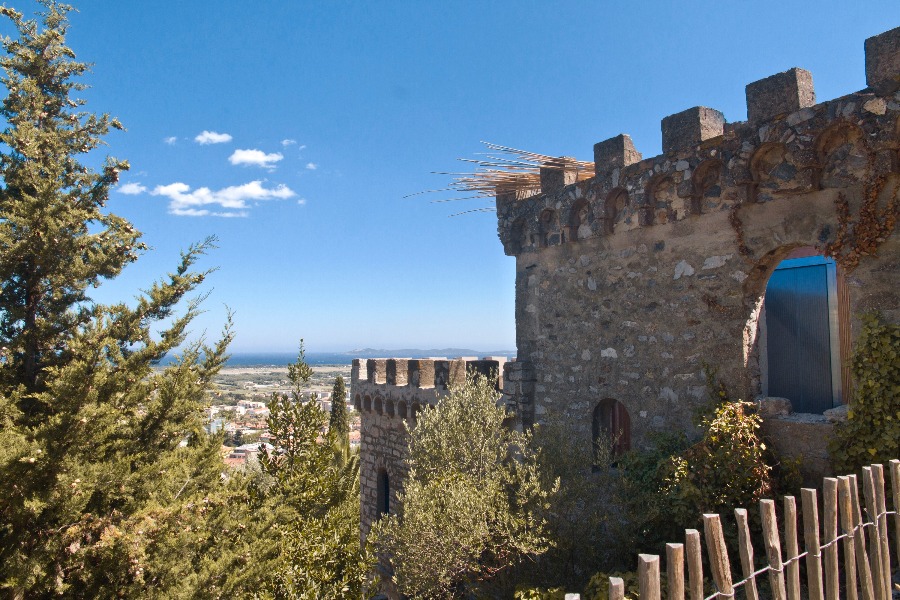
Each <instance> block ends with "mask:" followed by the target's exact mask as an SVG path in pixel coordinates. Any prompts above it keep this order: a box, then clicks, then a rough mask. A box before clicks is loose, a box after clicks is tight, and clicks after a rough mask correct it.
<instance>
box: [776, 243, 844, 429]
mask: <svg viewBox="0 0 900 600" xmlns="http://www.w3.org/2000/svg"><path fill="white" fill-rule="evenodd" d="M844 293H845V289H844V286H843V285H842V284H839V273H838V269H837V265H836V264H835V262H834V260H833V259H830V258H826V257H824V256H820V255H817V254H816V253H815V250H814V249H812V248H803V249H800V250H796V251H794V252H792V253H791V254H789V255H788V257H787V258H786V259H784V260H782V261H781V262H780V263H779V264H778V265H777V266H776V267H775V270H774V271H773V272H772V275H771V277H770V278H769V281H768V283H767V285H766V293H765V302H764V304H763V312H762V315H761V317H762V318H761V319H760V334H761V340H762V341H763V342H764V344H763V345H762V348H761V350H762V351H761V352H760V361H761V363H762V364H761V367H762V369H761V371H762V373H763V377H762V381H761V383H762V388H763V389H762V392H763V394H764V395H766V396H777V397H782V398H787V399H789V400H790V401H791V405H792V407H793V410H794V412H799V413H819V414H821V413H822V412H824V411H825V410H828V409H829V408H833V407H834V406H837V405H839V404H841V403H842V401H843V383H844V382H843V379H844V377H842V373H841V365H842V360H841V355H842V348H843V347H844V346H845V345H846V344H844V343H842V329H845V326H844V325H843V323H846V321H847V318H846V315H845V314H844V313H845V312H846V308H845V307H846V304H847V303H846V302H845V301H842V300H841V297H842V296H843V294H844ZM844 334H845V337H846V332H844Z"/></svg>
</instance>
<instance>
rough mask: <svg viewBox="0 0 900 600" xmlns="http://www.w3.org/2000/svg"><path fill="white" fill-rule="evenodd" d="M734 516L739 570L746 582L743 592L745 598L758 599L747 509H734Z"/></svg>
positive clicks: (748, 599) (749, 599)
mask: <svg viewBox="0 0 900 600" xmlns="http://www.w3.org/2000/svg"><path fill="white" fill-rule="evenodd" d="M734 518H735V520H736V521H737V529H738V549H739V551H740V554H741V572H742V573H743V574H744V579H746V580H747V583H745V584H744V593H745V594H746V595H747V600H759V593H758V591H757V589H756V577H754V576H753V573H754V572H755V571H756V569H754V567H753V544H752V543H750V525H749V524H748V522H747V509H746V508H736V509H734Z"/></svg>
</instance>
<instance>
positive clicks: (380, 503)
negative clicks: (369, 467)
mask: <svg viewBox="0 0 900 600" xmlns="http://www.w3.org/2000/svg"><path fill="white" fill-rule="evenodd" d="M376 485H377V491H376V498H375V512H376V516H377V517H379V518H380V517H381V516H383V515H386V514H388V513H389V512H390V510H391V482H390V479H389V478H388V474H387V471H386V470H384V469H379V470H378V481H377V484H376Z"/></svg>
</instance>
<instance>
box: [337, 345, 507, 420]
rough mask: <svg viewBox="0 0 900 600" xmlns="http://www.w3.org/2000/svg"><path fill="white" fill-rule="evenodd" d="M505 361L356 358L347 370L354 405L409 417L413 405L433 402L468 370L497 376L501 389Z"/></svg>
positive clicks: (367, 409) (486, 375) (468, 372)
mask: <svg viewBox="0 0 900 600" xmlns="http://www.w3.org/2000/svg"><path fill="white" fill-rule="evenodd" d="M505 364H506V358H505V357H488V358H483V359H478V358H456V359H445V358H421V359H411V358H370V359H363V358H355V359H353V366H352V368H351V372H350V379H351V390H352V392H353V396H354V405H355V406H356V409H357V410H359V411H362V412H371V411H374V412H376V413H377V414H386V415H388V416H398V417H400V418H412V417H413V414H414V411H413V410H412V407H414V406H421V405H423V404H434V403H435V402H436V401H437V398H438V397H440V396H441V395H444V394H446V393H447V390H449V388H451V387H453V386H456V385H462V384H464V383H465V381H466V375H467V374H470V373H478V374H481V375H484V376H485V377H497V378H498V382H497V388H498V389H500V390H502V389H503V388H504V383H503V381H504V366H505ZM408 409H409V410H408Z"/></svg>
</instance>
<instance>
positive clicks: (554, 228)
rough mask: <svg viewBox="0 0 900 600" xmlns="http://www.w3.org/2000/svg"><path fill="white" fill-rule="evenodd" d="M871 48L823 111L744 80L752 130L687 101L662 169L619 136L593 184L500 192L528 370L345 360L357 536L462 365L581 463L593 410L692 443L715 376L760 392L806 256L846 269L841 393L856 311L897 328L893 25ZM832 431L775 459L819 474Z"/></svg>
mask: <svg viewBox="0 0 900 600" xmlns="http://www.w3.org/2000/svg"><path fill="white" fill-rule="evenodd" d="M865 50H866V65H865V68H866V82H867V85H868V87H867V88H866V89H865V90H862V91H859V92H856V93H852V94H848V95H846V96H843V97H841V98H837V99H834V100H829V101H827V102H821V103H817V102H816V97H815V91H814V88H813V82H812V75H811V74H810V73H809V72H808V71H805V70H803V69H798V68H795V69H790V70H788V71H785V72H784V73H778V74H776V75H773V76H771V77H767V78H765V79H762V80H760V81H757V82H754V83H751V84H749V85H748V86H747V87H746V90H745V93H746V98H747V114H748V120H747V121H744V122H737V123H728V122H726V121H725V118H724V115H723V114H722V113H720V112H719V111H717V110H715V109H712V108H707V107H694V108H690V109H687V110H684V111H682V112H679V113H676V114H673V115H670V116H667V117H665V118H664V119H662V123H661V128H662V139H663V144H662V146H663V154H661V155H659V156H655V157H652V158H646V159H644V158H643V157H642V156H641V154H640V153H639V152H638V151H637V150H636V149H635V147H634V145H633V144H632V142H631V139H630V138H629V137H628V136H627V135H624V134H623V135H619V136H616V137H614V138H611V139H608V140H605V141H602V142H600V143H598V144H596V145H595V146H594V162H595V169H596V172H595V176H594V177H593V178H591V179H587V180H583V181H579V182H576V176H575V173H574V172H570V171H566V170H564V169H559V168H554V167H549V166H548V167H545V168H542V169H541V173H540V181H541V193H540V194H537V195H535V196H532V197H528V198H524V199H517V198H516V196H515V194H502V193H501V194H498V195H497V199H496V206H497V218H498V234H499V237H500V240H501V242H502V244H503V248H504V251H505V252H506V254H508V255H510V256H515V258H516V284H515V285H516V343H517V348H518V357H517V359H516V361H512V362H504V361H501V360H481V361H478V360H472V359H469V360H467V359H457V360H443V359H428V360H411V359H374V360H367V361H365V360H355V361H354V363H353V373H352V384H351V385H352V387H351V394H352V397H353V400H354V403H355V405H356V408H357V409H358V410H360V411H361V413H362V435H361V468H360V469H361V482H362V483H361V486H362V502H361V515H362V536H363V538H365V536H366V535H367V534H368V532H369V529H370V527H371V525H372V523H373V521H374V520H375V519H376V518H377V514H378V481H379V472H383V473H384V474H386V476H387V480H388V481H389V482H390V486H389V488H390V506H391V510H392V511H393V510H395V509H396V504H395V503H396V493H397V491H398V490H399V489H400V488H401V487H402V480H403V478H404V476H405V473H406V465H405V462H404V458H405V456H406V452H407V437H406V431H407V429H406V428H407V425H411V424H413V423H414V422H415V415H416V413H417V411H418V410H420V409H421V408H422V407H424V406H426V405H432V404H435V403H436V402H437V400H438V399H439V398H440V397H441V396H442V395H444V394H446V393H447V387H448V386H449V385H453V384H456V383H461V382H462V381H464V379H465V373H466V371H467V369H468V370H478V371H480V372H482V373H488V372H491V371H495V372H498V373H500V374H501V375H502V378H501V379H500V381H499V384H498V385H499V386H500V389H501V390H502V391H503V397H502V400H501V401H502V402H504V403H505V404H506V406H507V407H509V408H510V410H511V411H512V412H513V413H514V414H515V421H516V423H515V426H519V427H529V426H530V425H532V424H533V423H535V422H546V421H549V420H556V421H562V422H564V423H565V424H566V425H567V426H568V427H569V428H570V430H571V432H572V435H573V436H575V438H576V439H580V440H582V441H583V444H582V448H583V451H584V452H585V453H590V452H591V451H592V440H593V435H594V430H595V429H596V428H597V419H598V415H599V418H601V419H607V420H609V419H612V420H614V421H615V422H616V423H619V424H621V423H623V422H624V423H626V424H627V425H628V427H629V431H630V435H629V436H628V441H629V442H630V444H631V447H640V446H643V445H646V444H647V443H648V440H649V436H650V434H651V433H652V432H654V431H671V430H681V431H685V432H687V433H689V434H690V433H692V431H693V429H692V428H693V425H692V420H693V416H694V413H695V410H696V408H697V407H698V406H699V405H701V404H704V403H706V401H707V391H706V385H705V378H704V365H711V366H714V367H715V368H716V370H717V374H718V376H719V378H720V380H721V381H722V382H723V383H725V384H726V385H727V386H728V387H729V388H730V389H731V390H733V391H735V392H736V393H738V394H740V395H741V396H742V397H743V398H745V399H755V398H758V397H761V396H766V395H767V389H766V388H767V381H766V370H767V368H768V365H767V360H766V352H765V343H766V335H767V333H766V328H765V325H764V323H765V319H764V318H763V316H764V310H765V308H764V305H763V302H762V300H763V297H764V295H765V290H766V284H767V282H768V280H769V277H770V275H771V274H772V272H773V270H774V269H775V267H776V266H777V265H778V263H779V262H780V261H781V260H782V259H784V258H787V257H789V256H794V255H797V254H798V253H799V254H806V255H808V254H810V253H819V254H829V255H833V256H835V257H836V259H837V262H838V268H837V272H838V276H837V278H838V283H837V288H838V294H839V304H840V310H841V311H842V314H843V315H848V316H846V323H843V324H842V325H841V332H840V340H839V345H840V348H841V351H840V359H839V362H840V363H841V364H840V365H837V366H836V367H835V368H838V369H839V370H840V372H841V378H842V379H841V382H842V383H841V385H842V386H843V387H842V390H843V392H844V393H845V394H846V392H847V391H848V389H849V371H848V369H847V366H848V364H849V347H850V343H851V341H852V339H853V337H854V336H855V335H856V333H857V322H856V315H858V314H859V313H860V312H862V311H865V310H871V309H877V310H879V311H881V313H882V315H883V316H884V318H886V319H887V320H889V321H892V322H900V278H898V274H900V236H898V234H897V231H896V226H895V223H896V219H897V218H898V217H900V202H898V199H897V194H898V190H900V28H896V29H893V30H891V31H888V32H885V33H883V34H881V35H878V36H875V37H873V38H870V39H868V40H866V42H865ZM886 224H889V225H890V227H887V226H886ZM835 343H838V342H835ZM613 401H615V402H613ZM784 404H785V403H783V402H782V403H780V404H778V405H779V406H781V405H784ZM830 427H831V426H830V425H829V424H828V423H827V422H826V418H825V416H823V415H799V416H798V415H787V416H773V417H769V422H768V423H767V431H769V432H770V434H772V435H775V436H777V437H778V438H779V439H778V441H777V444H776V447H777V448H778V450H779V451H780V452H782V453H783V454H787V455H791V454H794V455H804V456H805V457H806V458H807V461H806V463H805V464H806V465H807V468H808V470H810V469H811V470H816V471H820V472H821V471H822V470H823V469H827V465H828V459H827V454H826V452H825V445H824V444H825V440H826V438H827V435H828V432H829V431H830ZM791 432H795V433H796V435H793V434H792V433H791ZM795 442H796V443H795ZM812 474H813V473H812V471H810V472H809V473H807V475H812Z"/></svg>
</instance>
